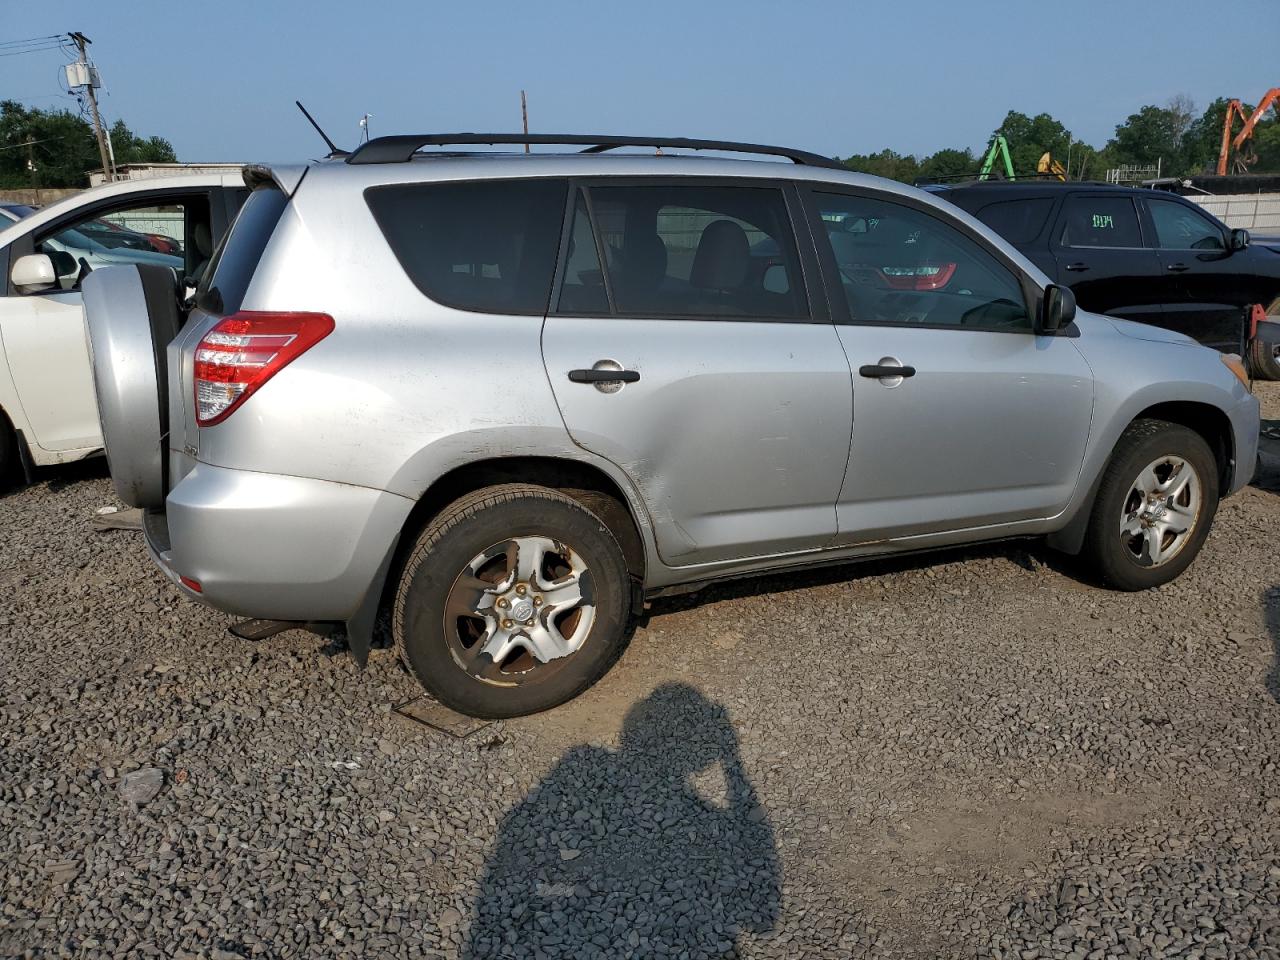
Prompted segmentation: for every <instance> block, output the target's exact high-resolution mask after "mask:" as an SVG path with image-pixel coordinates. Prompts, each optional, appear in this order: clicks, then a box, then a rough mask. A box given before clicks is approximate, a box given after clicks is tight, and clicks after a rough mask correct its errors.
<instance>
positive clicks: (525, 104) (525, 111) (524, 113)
mask: <svg viewBox="0 0 1280 960" xmlns="http://www.w3.org/2000/svg"><path fill="white" fill-rule="evenodd" d="M520 119H521V120H522V121H523V122H524V135H525V136H526V137H527V136H528V135H529V101H528V100H526V99H525V95H524V91H523V90H521V91H520ZM524 152H525V153H528V152H529V145H528V144H527V143H526V144H525V145H524Z"/></svg>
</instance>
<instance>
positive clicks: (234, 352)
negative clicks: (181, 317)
mask: <svg viewBox="0 0 1280 960" xmlns="http://www.w3.org/2000/svg"><path fill="white" fill-rule="evenodd" d="M332 332H333V317H331V316H329V315H328V314H325V313H266V312H259V311H255V310H242V311H241V312H240V313H233V314H232V315H231V316H229V317H226V318H224V319H222V320H220V321H218V324H217V326H215V327H214V328H213V329H212V330H210V331H209V332H208V333H206V334H205V335H204V338H203V339H201V341H200V345H199V346H197V347H196V364H195V382H196V423H198V424H199V425H200V426H202V427H211V426H213V425H214V424H215V423H221V422H222V421H223V420H225V419H227V417H229V416H231V414H232V413H234V412H235V410H236V408H237V407H239V406H240V404H242V403H244V402H245V400H247V399H249V397H251V396H252V395H253V392H254V391H255V390H257V389H258V388H259V387H261V386H262V385H263V384H264V383H266V382H267V381H268V380H270V379H271V378H272V377H274V376H275V375H276V374H277V373H279V372H280V371H281V370H283V369H284V368H285V367H286V366H288V365H289V363H290V362H291V361H292V360H293V359H294V358H296V357H297V356H299V355H300V354H302V353H303V352H305V351H306V350H308V349H310V348H311V347H313V346H315V345H316V344H317V343H319V342H320V341H321V340H323V339H324V338H325V337H327V336H328V335H329V334H330V333H332Z"/></svg>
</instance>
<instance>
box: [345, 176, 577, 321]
mask: <svg viewBox="0 0 1280 960" xmlns="http://www.w3.org/2000/svg"><path fill="white" fill-rule="evenodd" d="M567 191H568V182H567V181H565V180H486V181H474V182H465V183H410V184H395V185H389V186H385V187H370V188H369V189H368V190H366V191H365V201H366V202H367V203H368V204H369V209H370V211H371V212H372V213H373V217H374V219H375V220H376V221H377V223H378V227H379V228H380V229H381V230H382V234H383V236H384V237H385V238H386V240H387V244H388V245H389V246H390V247H391V250H392V252H393V253H394V254H395V256H396V259H397V260H398V261H399V262H400V266H401V267H402V268H403V269H404V272H405V273H406V274H407V275H408V276H409V279H410V280H412V281H413V283H414V285H415V286H416V287H417V288H418V289H419V290H421V291H422V292H423V293H424V294H425V295H426V296H428V297H430V298H431V299H432V300H434V301H436V302H437V303H442V304H444V305H446V306H450V307H456V308H458V309H460V310H473V311H477V312H482V313H506V314H520V315H529V316H542V315H543V314H545V313H546V311H547V303H548V300H549V299H550V296H551V282H552V278H553V275H554V273H555V266H556V253H557V251H558V249H559V246H560V229H561V227H562V225H563V223H564V207H565V197H566V195H567Z"/></svg>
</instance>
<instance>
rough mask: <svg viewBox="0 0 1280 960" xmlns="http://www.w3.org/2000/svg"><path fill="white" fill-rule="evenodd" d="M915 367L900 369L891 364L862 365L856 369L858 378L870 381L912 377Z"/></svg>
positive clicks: (914, 373) (900, 367)
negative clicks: (865, 378)
mask: <svg viewBox="0 0 1280 960" xmlns="http://www.w3.org/2000/svg"><path fill="white" fill-rule="evenodd" d="M915 375H916V368H915V367H902V366H898V365H896V364H892V363H864V364H863V365H862V366H860V367H859V368H858V376H860V377H867V378H869V379H871V380H883V379H884V378H885V377H914V376H915Z"/></svg>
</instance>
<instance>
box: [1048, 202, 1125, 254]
mask: <svg viewBox="0 0 1280 960" xmlns="http://www.w3.org/2000/svg"><path fill="white" fill-rule="evenodd" d="M1062 215H1063V218H1064V219H1065V221H1066V222H1065V224H1064V226H1063V228H1062V237H1061V241H1062V245H1063V246H1064V247H1141V246H1142V231H1141V230H1140V229H1139V228H1138V211H1137V208H1135V207H1134V205H1133V201H1132V200H1130V199H1129V198H1128V197H1067V201H1066V203H1064V204H1063V206H1062Z"/></svg>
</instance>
